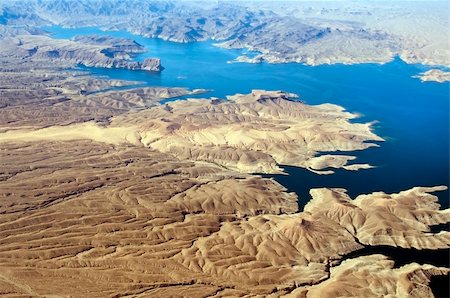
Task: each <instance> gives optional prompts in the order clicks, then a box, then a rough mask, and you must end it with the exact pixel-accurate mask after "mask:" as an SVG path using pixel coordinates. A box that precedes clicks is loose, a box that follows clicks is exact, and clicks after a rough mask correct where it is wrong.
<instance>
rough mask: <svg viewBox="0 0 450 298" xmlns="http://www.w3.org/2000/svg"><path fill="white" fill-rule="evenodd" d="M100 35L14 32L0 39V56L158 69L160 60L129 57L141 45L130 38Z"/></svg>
mask: <svg viewBox="0 0 450 298" xmlns="http://www.w3.org/2000/svg"><path fill="white" fill-rule="evenodd" d="M115 42H116V39H115V38H112V37H108V38H103V37H100V36H88V37H82V38H81V37H78V38H75V39H73V40H63V39H53V38H50V37H48V36H45V35H18V36H13V37H9V38H6V39H0V46H1V47H2V53H1V55H3V56H8V57H11V58H20V59H35V60H48V61H62V62H67V63H71V64H73V65H77V64H82V65H85V66H92V67H105V68H125V69H130V70H146V71H155V72H159V71H161V70H163V67H162V66H161V61H160V60H159V59H156V58H149V59H146V60H145V61H143V62H139V61H133V60H132V58H133V56H134V55H135V54H136V53H141V52H143V51H144V49H143V47H142V46H140V45H138V44H136V43H135V42H134V41H131V40H124V39H118V40H117V45H116V44H115Z"/></svg>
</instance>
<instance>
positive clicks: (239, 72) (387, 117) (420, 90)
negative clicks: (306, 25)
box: [45, 27, 450, 207]
mask: <svg viewBox="0 0 450 298" xmlns="http://www.w3.org/2000/svg"><path fill="white" fill-rule="evenodd" d="M45 29H46V30H48V31H49V32H51V33H52V34H53V37H55V38H71V37H73V36H75V35H83V34H103V35H112V36H115V37H125V38H131V39H134V40H136V41H137V42H139V43H140V44H142V45H144V46H145V47H146V48H147V49H148V52H147V53H144V54H140V55H138V56H137V57H136V59H137V60H143V59H145V58H147V57H158V58H161V60H162V65H163V66H164V67H165V70H164V71H163V72H161V73H150V72H146V71H131V70H122V69H102V68H84V69H88V70H89V71H91V72H92V73H94V74H96V75H103V76H107V77H109V78H113V79H123V80H133V81H136V80H137V81H143V82H144V84H145V85H147V86H172V87H188V88H191V89H195V88H204V89H211V90H212V91H211V92H210V93H208V94H206V95H203V96H217V97H224V96H226V95H232V94H235V93H248V92H250V91H251V90H252V89H266V90H284V91H288V92H293V93H297V94H299V95H300V99H302V100H304V101H306V102H307V103H308V104H320V103H328V102H329V103H334V104H338V105H341V106H343V107H345V108H346V109H347V110H348V111H351V112H356V113H359V114H361V115H362V117H361V118H359V119H358V120H356V121H378V122H377V124H375V125H374V130H375V132H376V133H377V134H378V135H380V136H381V137H383V138H385V139H386V142H382V143H380V147H379V148H371V149H368V150H365V151H361V152H357V153H356V155H357V156H358V159H357V162H360V163H370V164H372V165H375V166H377V167H376V168H374V169H369V170H361V171H357V172H351V171H345V170H337V171H336V173H335V174H334V175H326V176H322V175H317V174H314V173H311V172H309V171H307V170H304V169H299V168H294V167H286V172H287V173H289V174H290V175H289V176H275V179H276V180H277V181H279V182H281V183H282V184H283V185H284V186H286V187H287V188H288V189H289V190H291V191H295V192H296V193H297V194H298V195H299V197H300V201H299V202H300V205H301V206H302V205H303V204H304V203H305V202H306V201H307V200H309V194H308V192H309V189H311V188H314V187H342V188H346V189H348V191H349V194H350V195H352V196H355V195H357V194H361V193H370V192H373V191H384V192H389V193H390V192H398V191H401V190H405V189H408V188H411V187H414V186H435V185H447V186H448V185H449V163H450V160H449V93H450V84H449V83H434V82H427V83H422V82H420V80H418V79H415V78H411V77H412V76H414V75H417V74H418V73H420V72H422V71H425V70H427V69H428V68H427V67H425V66H422V65H408V64H406V63H404V62H402V61H401V60H399V59H395V60H394V61H392V62H390V63H387V64H384V65H378V64H360V65H351V66H348V65H339V64H338V65H324V66H314V67H311V66H304V65H300V64H295V63H289V64H267V63H263V64H244V63H233V64H230V63H227V61H230V60H233V59H234V58H236V57H237V56H238V55H240V54H242V53H243V51H241V50H225V49H221V48H218V47H215V46H214V45H213V42H199V43H189V44H179V43H173V42H167V41H162V40H158V39H148V38H144V37H141V36H137V35H132V34H130V33H127V32H103V31H100V30H99V29H96V28H77V29H65V28H61V27H48V28H45ZM437 194H438V195H439V199H440V202H441V204H442V205H443V207H448V206H449V192H448V191H445V192H440V193H437Z"/></svg>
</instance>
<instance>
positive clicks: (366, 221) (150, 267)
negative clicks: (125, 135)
mask: <svg viewBox="0 0 450 298" xmlns="http://www.w3.org/2000/svg"><path fill="white" fill-rule="evenodd" d="M0 163H1V167H0V168H1V169H2V175H1V181H0V212H1V216H0V272H1V274H0V293H2V294H5V295H10V296H18V295H25V296H27V295H28V296H30V295H31V296H39V295H52V294H58V295H63V296H64V295H70V296H75V297H85V296H87V295H94V296H126V295H143V296H159V297H161V296H183V295H185V296H186V295H187V296H193V297H205V296H217V297H223V296H238V297H244V296H247V295H252V296H253V295H263V296H267V295H271V296H272V297H281V296H283V295H289V296H292V297H324V296H322V294H323V293H324V295H325V296H326V297H333V296H335V295H337V294H343V293H345V294H346V295H350V296H352V295H353V296H358V295H368V296H371V295H397V294H401V295H406V296H408V295H409V296H411V297H431V296H432V293H431V291H430V289H429V287H428V286H427V285H428V283H429V279H430V276H432V275H440V274H446V273H447V272H448V269H447V268H437V267H434V266H431V265H419V264H409V265H405V266H403V267H400V268H395V269H393V262H392V261H390V260H388V259H386V257H384V256H380V255H372V256H366V257H360V258H354V259H348V260H346V261H344V262H342V263H341V260H342V258H343V256H344V255H345V254H348V253H349V252H352V251H355V250H358V249H360V248H362V247H363V246H364V245H367V244H369V245H378V244H385V245H390V246H401V247H417V248H432V249H436V248H448V247H449V245H450V237H449V234H450V233H448V232H440V233H437V234H436V233H430V232H429V226H430V225H434V224H437V223H443V222H449V221H450V215H449V214H450V212H449V210H439V205H438V204H437V199H436V197H435V196H433V195H431V194H429V192H431V191H438V190H442V189H444V187H435V188H414V189H412V190H408V191H405V192H401V193H399V194H392V195H387V194H384V193H374V194H370V195H365V196H359V197H358V198H356V199H355V200H351V199H350V198H349V197H348V196H347V195H346V194H345V192H344V191H343V190H339V189H316V190H313V191H312V195H313V200H312V201H311V202H310V203H309V204H308V205H307V206H306V208H305V212H301V213H298V206H297V197H296V195H294V194H292V193H287V192H286V189H284V188H283V187H282V186H281V185H279V184H278V183H276V182H274V181H272V180H270V179H263V178H261V177H258V176H249V175H248V174H237V173H236V172H233V171H230V170H226V169H224V168H223V167H219V166H214V165H212V164H211V163H201V162H190V161H180V160H179V159H177V158H175V157H173V156H172V155H170V154H167V153H162V152H158V151H156V150H151V149H149V148H145V147H143V146H133V145H127V144H122V145H120V144H106V143H104V142H103V143H100V142H95V141H90V140H73V141H45V142H41V141H34V142H19V143H11V142H8V143H2V144H1V150H0ZM374 229H376V230H374ZM380 235H381V236H382V237H379V236H380ZM350 276H352V279H351V280H350V279H349V278H350ZM337 284H339V287H338V286H337ZM367 284H377V285H378V286H377V287H375V288H374V287H367V286H366V285H367ZM355 285H357V286H355Z"/></svg>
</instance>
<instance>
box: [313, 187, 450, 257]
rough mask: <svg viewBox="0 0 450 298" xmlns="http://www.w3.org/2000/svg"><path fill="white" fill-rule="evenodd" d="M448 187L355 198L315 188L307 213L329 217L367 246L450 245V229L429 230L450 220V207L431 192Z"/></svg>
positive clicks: (426, 246)
mask: <svg viewBox="0 0 450 298" xmlns="http://www.w3.org/2000/svg"><path fill="white" fill-rule="evenodd" d="M446 188H447V187H445V186H441V187H430V188H426V187H416V188H413V189H410V190H407V191H403V192H400V193H398V194H391V195H388V194H385V193H382V192H379V193H373V194H370V195H360V196H358V197H357V198H356V199H355V200H351V199H350V197H349V196H348V195H347V194H346V193H345V190H341V189H313V190H311V195H312V197H313V199H312V200H311V201H310V202H308V204H307V205H306V206H305V209H304V210H305V212H310V213H312V214H313V215H314V216H317V217H319V218H321V217H322V216H325V217H327V218H329V219H331V220H333V221H334V222H336V223H338V224H339V225H341V226H343V227H345V228H346V229H347V230H348V231H349V232H350V233H352V234H353V235H354V236H355V237H356V238H358V240H359V241H360V242H361V243H363V244H366V245H392V246H398V247H404V248H417V249H435V248H448V247H449V245H450V232H445V231H442V232H440V233H438V234H433V233H429V231H430V229H429V226H431V225H437V224H441V223H447V222H449V221H450V210H449V209H447V210H439V207H440V205H439V204H438V203H437V202H438V199H437V197H436V196H434V195H431V194H429V192H433V191H439V190H445V189H446Z"/></svg>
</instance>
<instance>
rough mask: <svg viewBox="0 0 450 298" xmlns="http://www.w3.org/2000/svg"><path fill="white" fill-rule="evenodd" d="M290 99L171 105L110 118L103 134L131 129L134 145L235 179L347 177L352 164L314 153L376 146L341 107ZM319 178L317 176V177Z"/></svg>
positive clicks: (259, 94) (278, 95)
mask: <svg viewBox="0 0 450 298" xmlns="http://www.w3.org/2000/svg"><path fill="white" fill-rule="evenodd" d="M288 96H290V94H287V93H283V92H270V91H262V90H254V91H253V92H252V93H251V94H248V95H240V94H238V95H235V96H229V97H228V100H226V101H220V100H204V99H190V100H187V101H175V102H170V103H167V104H166V105H163V106H160V107H155V108H152V109H148V110H145V111H141V112H139V113H135V114H132V115H131V114H130V115H123V116H121V117H115V118H114V119H113V121H112V124H111V126H112V127H114V126H130V125H137V126H138V129H139V130H140V134H141V136H142V139H141V141H142V143H143V144H144V145H146V146H148V147H150V148H154V149H157V150H159V151H161V152H167V153H170V154H172V155H174V156H176V157H178V158H182V159H189V160H203V161H208V162H214V163H217V164H220V165H223V166H225V167H227V168H230V169H233V170H237V171H242V172H264V173H268V172H269V173H274V172H279V171H280V169H279V167H278V165H279V164H282V165H295V166H300V167H305V168H308V169H310V170H313V171H318V172H320V173H324V174H329V173H332V171H330V170H324V169H326V168H328V167H335V168H341V167H343V168H347V169H349V170H354V169H358V168H366V167H369V165H364V164H362V165H359V164H358V165H351V166H348V165H347V162H348V161H350V160H352V159H353V157H352V156H346V155H333V154H324V155H321V156H317V154H318V153H317V152H318V151H338V150H342V151H352V150H362V149H366V148H368V147H370V146H375V144H373V143H369V142H367V141H380V140H382V139H381V138H379V137H378V136H376V135H375V134H373V133H372V132H371V128H370V124H361V123H351V122H350V121H349V120H350V119H352V118H354V117H356V116H355V115H353V114H350V113H348V112H345V111H344V110H343V109H342V108H341V107H339V106H335V105H331V104H324V105H319V106H309V105H306V104H304V103H302V102H299V101H293V100H289V99H288ZM321 170H324V171H321Z"/></svg>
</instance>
